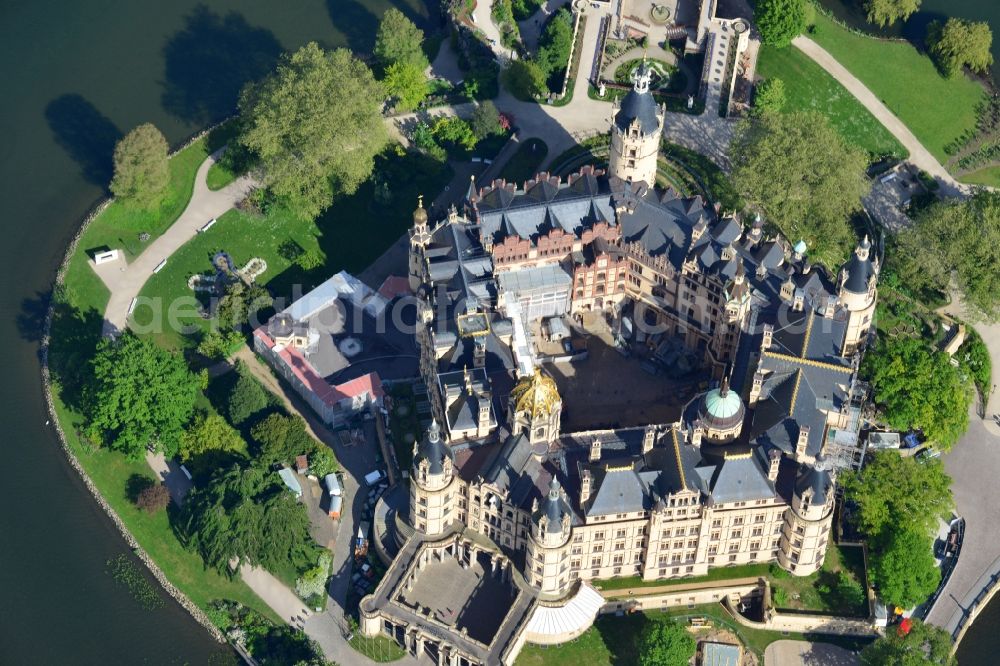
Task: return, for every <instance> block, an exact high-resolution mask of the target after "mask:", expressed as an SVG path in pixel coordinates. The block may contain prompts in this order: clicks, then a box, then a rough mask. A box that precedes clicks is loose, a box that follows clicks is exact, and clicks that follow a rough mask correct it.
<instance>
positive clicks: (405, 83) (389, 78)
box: [382, 62, 427, 111]
mask: <svg viewBox="0 0 1000 666" xmlns="http://www.w3.org/2000/svg"><path fill="white" fill-rule="evenodd" d="M382 83H383V85H385V91H386V93H388V94H389V96H390V97H393V98H395V99H396V110H397V111H412V110H413V109H415V108H417V107H418V106H420V103H421V102H422V101H424V98H425V97H427V77H425V76H424V71H423V70H422V69H420V68H419V67H418V66H417V65H414V64H413V63H409V62H394V63H392V64H391V65H389V66H388V67H387V68H386V70H385V78H384V79H383V80H382Z"/></svg>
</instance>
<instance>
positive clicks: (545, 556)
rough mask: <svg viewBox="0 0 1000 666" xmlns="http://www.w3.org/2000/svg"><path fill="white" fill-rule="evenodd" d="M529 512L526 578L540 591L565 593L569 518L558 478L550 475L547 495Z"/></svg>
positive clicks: (567, 583) (567, 569)
mask: <svg viewBox="0 0 1000 666" xmlns="http://www.w3.org/2000/svg"><path fill="white" fill-rule="evenodd" d="M536 505H537V506H536V507H535V508H534V510H533V511H532V514H531V538H529V539H528V547H527V553H526V555H525V560H524V561H525V563H526V564H525V571H524V577H525V579H526V580H527V581H528V582H529V583H530V584H531V585H533V586H534V587H535V588H537V589H538V590H540V591H541V592H542V594H545V595H551V596H553V597H555V596H562V595H564V594H565V593H566V592H567V591H568V590H569V588H570V584H571V583H572V580H571V579H570V577H569V567H568V566H567V560H568V557H569V545H570V537H571V536H572V531H573V528H572V525H571V523H572V521H571V519H570V508H569V505H568V504H567V503H566V498H565V497H564V496H563V492H562V488H561V487H560V485H559V480H558V479H557V478H555V477H554V476H553V477H552V482H551V484H550V485H549V492H548V494H547V496H546V497H545V498H544V499H543V500H542V502H541V503H540V504H539V503H538V502H537V500H536Z"/></svg>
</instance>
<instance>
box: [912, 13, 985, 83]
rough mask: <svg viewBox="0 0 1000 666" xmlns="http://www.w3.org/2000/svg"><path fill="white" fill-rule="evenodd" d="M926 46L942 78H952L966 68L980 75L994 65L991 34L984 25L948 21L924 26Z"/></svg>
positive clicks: (951, 19)
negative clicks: (925, 29)
mask: <svg viewBox="0 0 1000 666" xmlns="http://www.w3.org/2000/svg"><path fill="white" fill-rule="evenodd" d="M927 46H928V50H929V51H930V54H931V57H933V58H934V60H935V61H936V62H937V65H938V67H939V68H941V72H942V73H944V75H945V76H949V77H951V76H955V75H957V74H958V73H959V72H961V71H962V67H966V66H967V67H968V68H969V69H971V70H973V71H975V72H981V73H983V72H986V71H987V70H988V69H989V68H990V65H992V64H993V53H992V52H991V50H990V49H991V48H992V46H993V32H992V31H991V30H990V26H989V24H988V23H985V22H975V21H966V20H964V19H959V18H950V19H948V22H947V23H945V24H944V26H942V25H941V23H940V22H938V21H934V22H932V23H931V24H930V25H928V26H927Z"/></svg>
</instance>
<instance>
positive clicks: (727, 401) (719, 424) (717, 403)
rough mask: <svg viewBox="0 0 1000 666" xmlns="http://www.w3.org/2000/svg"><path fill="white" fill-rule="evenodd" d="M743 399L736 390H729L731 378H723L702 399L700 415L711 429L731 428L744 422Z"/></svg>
mask: <svg viewBox="0 0 1000 666" xmlns="http://www.w3.org/2000/svg"><path fill="white" fill-rule="evenodd" d="M743 415H744V411H743V400H742V399H740V396H739V394H738V393H737V392H736V391H730V390H729V380H728V379H723V380H722V385H721V386H719V388H714V389H712V390H711V391H709V392H708V393H706V394H705V396H704V397H703V398H702V399H701V405H700V406H699V409H698V416H699V417H700V418H701V420H702V423H704V424H705V426H706V427H707V428H709V429H711V430H729V429H730V428H732V427H734V426H736V425H738V424H740V423H742V422H743Z"/></svg>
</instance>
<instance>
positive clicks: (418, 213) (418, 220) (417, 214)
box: [413, 194, 427, 224]
mask: <svg viewBox="0 0 1000 666" xmlns="http://www.w3.org/2000/svg"><path fill="white" fill-rule="evenodd" d="M413 223H414V224H427V210H426V209H424V195H422V194H421V195H420V196H419V197H417V209H416V210H415V211H413Z"/></svg>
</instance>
